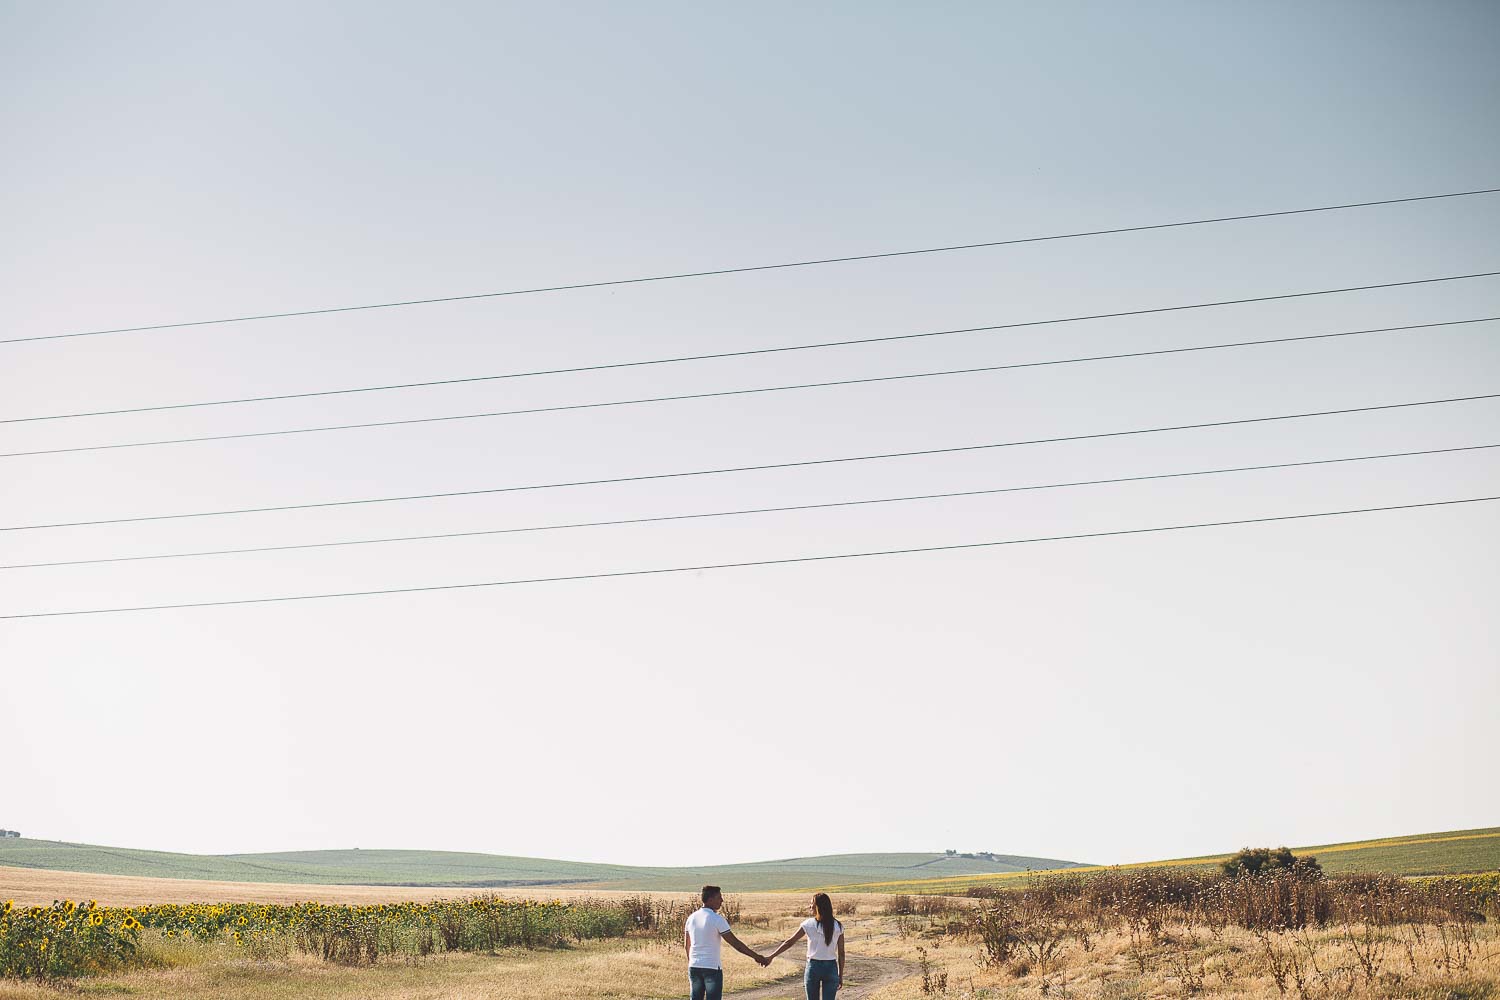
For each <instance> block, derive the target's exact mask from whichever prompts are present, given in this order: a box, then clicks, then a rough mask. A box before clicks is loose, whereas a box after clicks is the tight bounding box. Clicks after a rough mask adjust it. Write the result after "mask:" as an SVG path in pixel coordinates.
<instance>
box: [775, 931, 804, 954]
mask: <svg viewBox="0 0 1500 1000" xmlns="http://www.w3.org/2000/svg"><path fill="white" fill-rule="evenodd" d="M803 936H804V935H803V931H802V928H800V927H798V928H797V933H795V934H793V935H792V936H791V937H789V938H787V939H786V940H785V941H783V942H781V947H779V948H777V949H776V950H775V951H773V952H771V954H770V956H769V957H770V958H771V959H772V960H773V961H774V960H775V958H776V956H777V955H780V954H781V953H782V952H784V951H786V950H787V949H788V948H790V947H791V946H792V945H794V944H796V943H797V942H798V941H801V940H802V938H803Z"/></svg>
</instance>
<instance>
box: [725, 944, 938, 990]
mask: <svg viewBox="0 0 1500 1000" xmlns="http://www.w3.org/2000/svg"><path fill="white" fill-rule="evenodd" d="M793 950H794V951H795V950H796V949H793ZM776 961H777V963H778V964H779V963H782V962H790V963H792V964H794V965H796V966H798V967H800V966H801V965H802V964H803V960H802V959H801V958H793V957H792V955H791V953H788V954H786V955H782V956H781V957H780V958H778V959H777V960H776ZM847 971H848V981H847V983H846V984H845V985H844V987H843V988H842V989H840V990H839V1000H862V998H864V997H868V996H869V995H870V994H872V993H874V992H875V991H876V990H878V989H880V988H881V987H882V986H889V985H891V983H894V982H897V981H898V980H901V979H905V978H906V977H907V976H910V975H912V974H914V973H915V972H916V971H917V966H916V963H914V962H908V961H905V960H904V959H900V958H874V957H872V956H869V955H850V956H849V968H848V970H847ZM806 996H807V994H805V993H804V992H802V977H801V976H798V977H797V978H796V979H793V980H790V981H788V982H784V983H773V984H772V985H770V986H757V987H756V988H755V989H753V990H742V991H735V990H730V991H727V992H726V993H725V994H724V997H725V1000H802V998H805V997H806Z"/></svg>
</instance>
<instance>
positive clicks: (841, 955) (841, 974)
mask: <svg viewBox="0 0 1500 1000" xmlns="http://www.w3.org/2000/svg"><path fill="white" fill-rule="evenodd" d="M843 981H844V935H842V934H840V935H839V982H840V983H842V982H843Z"/></svg>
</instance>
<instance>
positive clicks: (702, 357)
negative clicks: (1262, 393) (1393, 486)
mask: <svg viewBox="0 0 1500 1000" xmlns="http://www.w3.org/2000/svg"><path fill="white" fill-rule="evenodd" d="M1497 275H1500V271H1480V272H1476V273H1473V274H1453V275H1444V276H1442V277H1437V278H1417V279H1414V280H1410V281H1387V282H1381V283H1379V284H1373V285H1346V286H1343V287H1340V288H1319V289H1313V290H1311V291H1305V292H1283V293H1279V294H1276V295H1258V296H1255V297H1253V298H1241V299H1218V300H1215V301H1211V302H1190V303H1186V304H1182V305H1172V306H1154V307H1151V308H1148V309H1127V310H1123V311H1117V312H1107V313H1088V314H1085V315H1079V316H1060V317H1055V318H1052V319H1039V320H1022V321H1019V322H1014V323H997V324H991V325H988V326H966V327H957V328H954V329H948V330H927V331H923V332H920V333H899V334H892V335H888V336H881V337H859V338H854V339H850V340H828V341H822V342H819V343H812V344H791V345H788V346H785V347H757V348H750V349H747V350H740V351H720V352H717V353H713V354H688V355H681V356H678V357H668V358H651V359H647V360H642V361H616V362H608V363H604V364H596V365H575V366H572V367H567V368H543V369H537V370H534V371H524V372H508V373H504V374H499V375H471V376H466V377H463V378H449V379H433V380H428V381H424V382H397V383H390V384H386V385H369V386H355V387H352V388H345V389H320V390H316V391H312V392H291V393H278V394H275V395H265V396H241V397H237V398H232V399H211V400H202V401H197V402H188V403H162V404H154V405H147V406H129V407H119V408H115V409H109V410H83V411H79V412H75V413H51V414H41V415H38V416H33V417H7V418H0V424H18V423H32V422H35V421H41V420H72V419H75V418H79V417H107V416H117V415H120V414H126V413H153V412H158V411H162V410H186V409H193V408H197V407H205V406H231V405H236V404H241V403H268V402H280V401H285V400H292V399H312V398H315V397H320V396H345V395H353V394H356V393H368V392H389V391H392V390H395V389H428V388H434V387H437V386H447V385H463V384H467V383H473V382H496V381H501V380H505V379H522V378H536V377H538V376H542V375H571V374H576V373H579V372H595V371H607V370H611V369H618V368H643V367H647V366H650V365H670V364H682V363H684V362H691V361H716V360H720V359H723V358H742V357H750V356H753V355H759V354H785V353H788V352H791V351H815V350H825V349H828V348H835V347H854V346H858V345H862V344H882V343H890V342H892V341H900V340H920V339H926V338H931V337H951V336H955V335H958V334H965V333H992V332H995V331H999V330H1019V329H1023V328H1026V327H1034V326H1054V325H1057V324H1061V323H1084V322H1089V321H1093V320H1101V319H1122V318H1125V317H1130V316H1150V315H1155V314H1160V313H1170V312H1185V311H1189V310H1194V309H1214V308H1219V307H1221V306H1237V305H1247V304H1250V303H1255V302H1276V301H1281V300H1286V299H1302V298H1311V297H1314V296H1320V295H1342V294H1344V293H1347V292H1367V291H1374V290H1377V289H1383V288H1403V287H1407V286H1411V285H1430V284H1437V283H1439V282H1446V281H1467V280H1470V279H1473V278H1492V277H1495V276H1497ZM1495 318H1496V317H1494V316H1481V317H1477V318H1475V319H1465V320H1453V321H1451V322H1443V323H1420V324H1414V325H1410V326H1393V327H1382V328H1380V329H1372V330H1359V331H1353V332H1351V333H1350V334H1347V335H1349V336H1353V335H1357V334H1361V333H1383V332H1388V331H1395V330H1407V329H1412V330H1415V329H1421V328H1423V327H1427V326H1450V325H1459V324H1463V323H1483V322H1488V321H1490V320H1492V319H1495ZM1343 335H1344V334H1327V335H1319V336H1343ZM1284 339H1286V340H1298V339H1318V337H1317V336H1314V337H1311V338H1296V337H1292V338H1284ZM1271 342H1272V341H1266V343H1271ZM1228 346H1238V345H1228Z"/></svg>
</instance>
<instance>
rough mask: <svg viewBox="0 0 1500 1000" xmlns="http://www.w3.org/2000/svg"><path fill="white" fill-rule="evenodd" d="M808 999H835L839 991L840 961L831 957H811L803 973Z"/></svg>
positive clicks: (803, 983)
mask: <svg viewBox="0 0 1500 1000" xmlns="http://www.w3.org/2000/svg"><path fill="white" fill-rule="evenodd" d="M802 985H804V986H806V987H807V1000H833V998H834V997H835V996H836V995H838V991H839V963H837V962H835V961H834V960H833V959H831V958H810V959H808V960H807V971H806V972H804V973H802Z"/></svg>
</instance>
